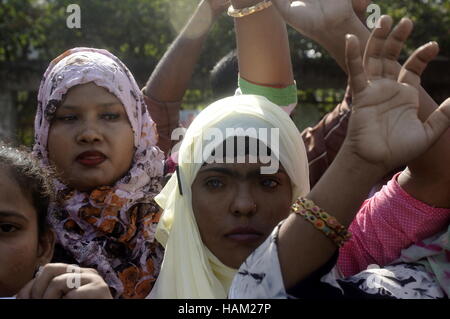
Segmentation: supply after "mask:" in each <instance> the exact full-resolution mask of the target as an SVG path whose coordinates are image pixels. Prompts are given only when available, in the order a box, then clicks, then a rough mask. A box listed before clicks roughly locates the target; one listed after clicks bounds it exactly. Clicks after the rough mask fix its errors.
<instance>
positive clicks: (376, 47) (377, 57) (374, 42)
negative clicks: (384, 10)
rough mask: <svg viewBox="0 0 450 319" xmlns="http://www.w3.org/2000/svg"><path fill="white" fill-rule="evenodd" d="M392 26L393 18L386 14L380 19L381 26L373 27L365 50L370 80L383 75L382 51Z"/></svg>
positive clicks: (365, 66) (366, 67)
mask: <svg viewBox="0 0 450 319" xmlns="http://www.w3.org/2000/svg"><path fill="white" fill-rule="evenodd" d="M391 28H392V18H391V17H390V16H387V15H384V16H382V17H381V18H380V20H379V27H377V28H375V29H373V31H372V33H371V34H370V37H369V40H368V41H367V44H366V49H365V51H364V59H363V64H364V69H365V70H366V73H367V76H368V78H369V80H374V79H379V78H381V77H382V75H383V60H382V52H383V47H384V43H385V42H386V39H387V37H388V36H389V33H390V31H391Z"/></svg>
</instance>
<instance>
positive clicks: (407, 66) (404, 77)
mask: <svg viewBox="0 0 450 319" xmlns="http://www.w3.org/2000/svg"><path fill="white" fill-rule="evenodd" d="M438 53H439V45H438V44H437V42H429V43H427V44H425V45H422V46H421V47H419V48H418V49H416V50H415V51H414V52H413V54H411V56H410V57H409V58H408V60H406V62H405V63H404V64H403V66H402V68H401V70H400V74H399V77H398V81H399V82H400V83H406V84H409V85H412V86H414V87H416V88H419V85H420V77H421V76H422V73H423V71H425V69H426V68H427V66H428V64H429V63H430V62H431V61H432V60H433V59H434V58H435V57H436V56H437V54H438Z"/></svg>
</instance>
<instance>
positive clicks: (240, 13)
mask: <svg viewBox="0 0 450 319" xmlns="http://www.w3.org/2000/svg"><path fill="white" fill-rule="evenodd" d="M271 5H272V1H270V0H263V1H261V2H258V3H257V4H255V5H253V6H250V7H247V8H242V9H235V8H234V7H233V6H232V5H231V6H230V7H229V8H228V12H227V13H228V15H229V16H230V17H233V18H242V17H246V16H248V15H251V14H253V13H256V12H259V11H262V10H264V9H267V8H269V7H270V6H271Z"/></svg>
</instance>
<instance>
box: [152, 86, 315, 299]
mask: <svg viewBox="0 0 450 319" xmlns="http://www.w3.org/2000/svg"><path fill="white" fill-rule="evenodd" d="M227 128H228V129H230V128H241V129H243V130H246V129H249V128H255V129H257V130H258V129H269V130H270V129H273V128H278V129H279V151H278V154H279V158H278V160H279V161H280V164H281V165H282V166H283V167H284V169H285V171H286V173H287V175H288V176H289V179H290V182H291V186H292V201H294V200H295V199H296V198H297V197H299V196H304V195H306V194H307V193H308V192H309V179H308V165H307V159H306V152H305V148H304V145H303V141H302V139H301V136H300V133H299V132H298V129H297V128H296V126H295V124H294V123H293V122H292V120H291V119H290V118H289V116H288V115H287V114H286V112H284V111H283V110H282V109H281V108H280V107H278V106H276V105H275V104H273V103H271V102H270V101H269V100H267V99H266V98H264V97H260V96H254V95H242V96H234V97H230V98H225V99H222V100H219V101H217V102H215V103H213V104H212V105H210V106H208V107H207V108H206V109H205V110H203V111H202V112H201V113H200V114H199V116H198V117H197V118H196V119H195V120H194V122H193V123H192V124H191V126H190V127H189V129H188V130H187V132H186V135H185V137H184V140H183V142H182V144H181V147H180V150H179V168H178V173H177V174H174V175H173V176H172V178H171V179H170V180H169V182H168V183H167V185H166V186H165V187H164V189H163V190H162V192H161V193H160V194H159V195H158V196H157V197H156V201H157V203H158V204H159V205H160V206H161V207H163V208H164V214H163V217H162V220H161V221H160V224H159V226H158V230H157V234H156V238H157V239H158V240H159V241H160V242H161V243H162V244H163V245H164V246H165V248H166V251H165V256H164V261H163V265H162V270H161V272H160V275H159V277H158V280H157V282H156V284H155V287H154V289H153V290H152V292H151V294H150V296H149V297H150V298H226V297H227V295H228V288H229V286H230V284H231V281H232V279H233V276H234V275H235V273H236V269H232V268H230V267H228V266H226V265H225V264H224V263H227V261H225V260H222V261H221V260H219V259H218V258H217V257H216V256H214V254H213V253H212V252H211V251H210V249H208V247H206V245H205V244H204V243H203V242H202V238H201V236H200V231H199V227H198V226H197V222H196V219H195V215H194V211H193V208H192V191H191V185H192V183H193V182H194V180H195V178H196V176H197V173H198V172H199V170H200V168H201V167H202V165H203V164H204V161H203V159H206V158H207V157H208V156H209V155H210V154H207V155H206V156H203V150H204V149H205V147H206V146H208V147H210V148H211V149H215V148H216V147H218V146H220V147H221V145H222V144H223V142H224V141H225V139H226V137H227V136H226V129H227ZM208 129H216V130H218V131H220V132H222V134H221V135H222V137H223V138H222V139H220V138H216V139H215V140H214V141H213V142H212V144H208V143H206V141H205V138H204V136H205V133H206V132H207V131H208ZM228 137H229V136H228ZM207 144H208V145H207ZM268 146H269V145H268ZM270 146H271V150H272V154H273V153H276V152H275V148H276V145H275V144H274V143H272V144H270ZM205 157H206V158H205ZM195 159H202V160H200V161H195ZM272 159H273V158H272ZM177 177H178V178H179V181H177ZM178 183H179V184H178ZM181 193H182V194H181ZM290 204H291V203H288V207H289V205H290ZM287 213H288V211H286V212H279V214H280V218H279V219H278V220H281V219H282V217H281V216H283V215H286V214H287ZM274 226H275V225H271V229H272V228H273V227H274ZM242 261H243V260H242Z"/></svg>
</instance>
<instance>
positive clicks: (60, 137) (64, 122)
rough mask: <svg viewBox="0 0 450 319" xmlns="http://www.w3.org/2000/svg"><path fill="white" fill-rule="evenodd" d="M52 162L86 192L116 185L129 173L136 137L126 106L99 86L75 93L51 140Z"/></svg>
mask: <svg viewBox="0 0 450 319" xmlns="http://www.w3.org/2000/svg"><path fill="white" fill-rule="evenodd" d="M48 152H49V158H50V161H51V162H52V163H53V164H54V165H55V166H56V169H57V171H58V173H60V174H61V176H62V179H63V181H64V182H65V183H66V184H67V185H69V186H71V187H73V188H75V189H78V190H80V191H89V190H92V189H94V188H96V187H98V186H104V185H112V184H114V183H115V182H116V181H117V180H119V179H120V178H121V177H123V176H124V175H125V173H126V172H127V171H128V170H129V168H130V166H131V163H132V160H133V154H134V136H133V130H132V128H131V125H130V122H129V120H128V116H127V114H126V111H125V108H124V106H123V105H122V103H121V102H120V100H119V99H118V98H117V97H116V96H115V95H113V94H111V93H109V92H108V91H107V90H106V89H105V88H103V87H99V86H97V85H96V84H94V83H93V82H91V83H87V84H82V85H77V86H75V87H73V88H71V89H70V90H69V91H68V93H67V95H66V98H65V99H64V101H63V102H62V104H61V105H60V106H59V107H58V109H57V111H56V114H55V117H54V120H53V121H52V123H51V126H50V131H49V137H48Z"/></svg>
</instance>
